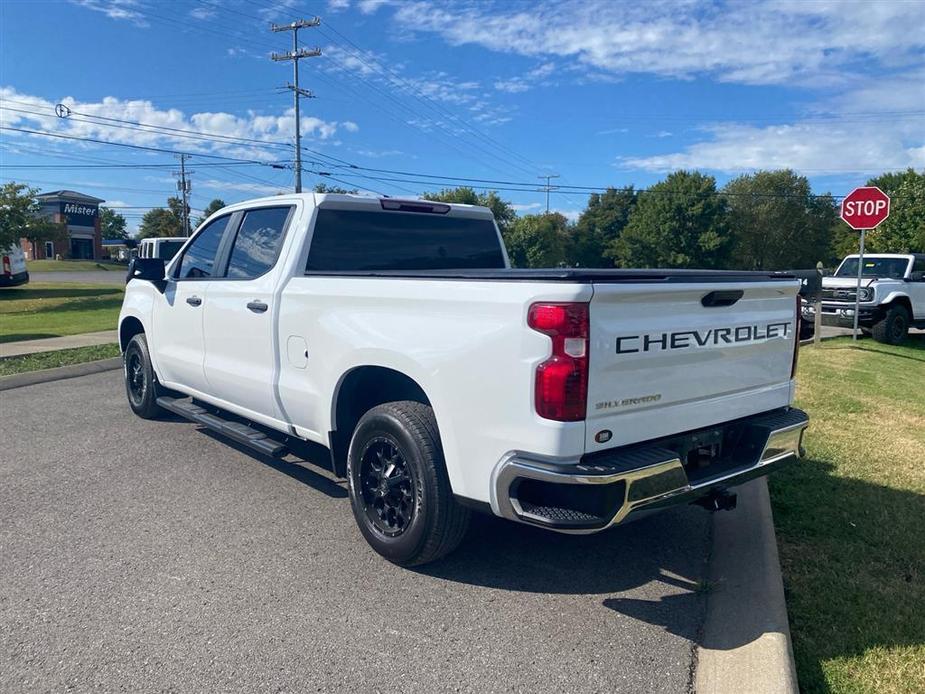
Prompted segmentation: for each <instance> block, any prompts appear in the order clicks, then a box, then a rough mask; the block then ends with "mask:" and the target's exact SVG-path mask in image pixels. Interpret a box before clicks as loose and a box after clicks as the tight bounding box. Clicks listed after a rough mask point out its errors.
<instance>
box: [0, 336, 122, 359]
mask: <svg viewBox="0 0 925 694" xmlns="http://www.w3.org/2000/svg"><path fill="white" fill-rule="evenodd" d="M118 341H119V331H117V330H101V331H100V332H97V333H83V334H82V335H65V336H64V337H48V338H45V339H43V340H22V341H20V342H6V343H4V344H0V357H18V356H20V355H23V354H36V353H37V352H52V351H54V350H57V349H71V348H72V347H92V346H93V345H107V344H111V343H114V342H118Z"/></svg>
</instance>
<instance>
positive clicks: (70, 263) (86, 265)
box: [26, 260, 126, 273]
mask: <svg viewBox="0 0 925 694" xmlns="http://www.w3.org/2000/svg"><path fill="white" fill-rule="evenodd" d="M125 268H126V265H123V264H119V263H113V262H109V261H108V260H103V261H96V260H27V261H26V269H28V270H29V272H86V271H90V270H111V271H112V272H123V273H124V272H125Z"/></svg>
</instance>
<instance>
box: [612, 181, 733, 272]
mask: <svg viewBox="0 0 925 694" xmlns="http://www.w3.org/2000/svg"><path fill="white" fill-rule="evenodd" d="M731 241H732V239H731V236H730V234H729V226H728V224H727V221H726V205H725V201H724V199H723V198H722V197H721V196H720V195H718V193H717V190H716V180H715V179H714V178H713V177H712V176H705V175H703V174H701V173H698V172H696V171H694V172H692V171H676V172H674V173H673V174H671V175H669V176H668V177H667V178H666V179H665V180H664V181H661V182H659V183H656V184H655V185H654V186H652V187H651V188H649V189H648V190H647V191H641V192H639V194H638V196H637V202H636V207H635V209H634V210H633V211H632V213H631V214H630V219H629V223H628V224H627V225H626V228H625V229H624V230H623V233H622V234H621V235H620V237H619V238H618V239H617V240H616V242H615V243H614V244H613V246H614V257H615V258H616V259H617V261H618V263H619V264H620V265H621V266H623V267H693V268H722V267H725V266H726V263H727V259H728V257H729V251H730V247H731Z"/></svg>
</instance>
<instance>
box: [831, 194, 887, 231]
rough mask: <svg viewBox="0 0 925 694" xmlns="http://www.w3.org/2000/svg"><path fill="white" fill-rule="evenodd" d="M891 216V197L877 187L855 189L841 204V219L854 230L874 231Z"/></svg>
mask: <svg viewBox="0 0 925 694" xmlns="http://www.w3.org/2000/svg"><path fill="white" fill-rule="evenodd" d="M889 216H890V196H889V195H887V194H886V193H884V192H883V191H882V190H880V189H879V188H878V187H877V186H862V187H860V188H855V189H854V190H852V191H851V192H850V193H848V195H846V196H845V199H844V200H842V203H841V218H842V219H844V220H845V222H846V223H847V224H848V226H850V227H851V228H852V229H873V228H874V227H876V226H877V225H879V224H880V223H881V222H883V220H884V219H886V218H887V217H889Z"/></svg>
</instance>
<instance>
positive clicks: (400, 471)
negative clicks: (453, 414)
mask: <svg viewBox="0 0 925 694" xmlns="http://www.w3.org/2000/svg"><path fill="white" fill-rule="evenodd" d="M347 480H348V483H349V489H350V504H351V506H352V508H353V515H354V518H355V519H356V522H357V525H359V527H360V532H362V533H363V537H364V538H366V541H367V542H368V543H369V545H370V546H371V547H372V548H373V549H374V550H376V552H378V553H379V554H381V555H382V556H383V557H385V558H386V559H388V560H389V561H390V562H392V563H394V564H398V565H400V566H417V565H420V564H426V563H428V562H432V561H434V560H436V559H439V558H440V557H443V556H445V555H447V554H449V553H450V552H452V551H453V550H454V549H456V547H457V546H458V545H459V543H460V542H461V541H462V539H463V536H464V535H465V534H466V529H467V528H468V525H469V510H468V509H466V508H464V507H462V506H460V505H459V504H458V503H457V502H456V500H455V499H454V498H453V492H452V490H451V489H450V480H449V478H448V476H447V473H446V465H445V463H444V460H443V449H442V447H441V445H440V435H439V433H438V431H437V422H436V420H435V419H434V413H433V410H432V409H431V408H430V407H428V406H427V405H423V404H421V403H419V402H412V401H406V400H403V401H399V402H387V403H385V404H382V405H378V406H376V407H374V408H372V409H371V410H369V411H368V412H367V413H366V414H364V415H363V416H362V417H361V418H360V421H359V423H358V424H357V427H356V429H355V430H354V432H353V436H352V437H351V440H350V449H349V451H348V453H347Z"/></svg>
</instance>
